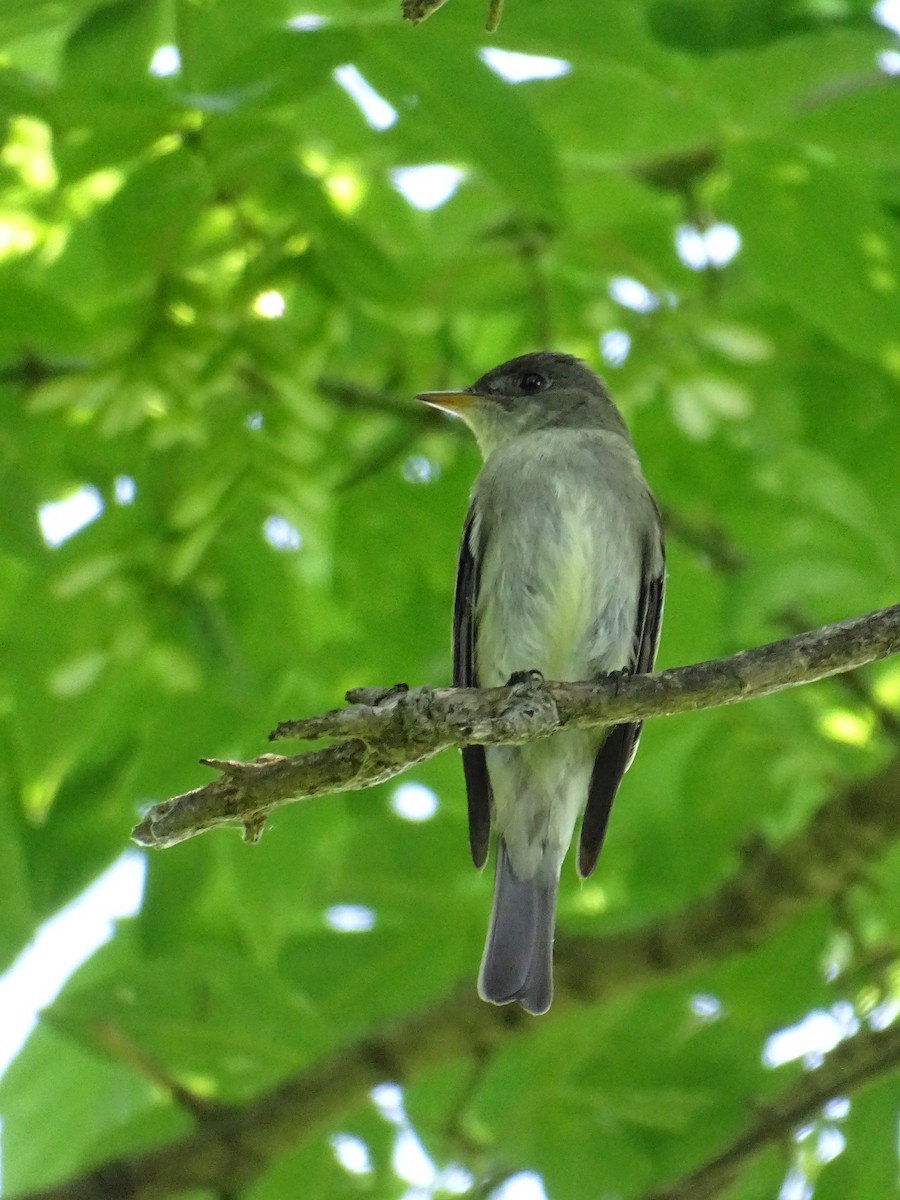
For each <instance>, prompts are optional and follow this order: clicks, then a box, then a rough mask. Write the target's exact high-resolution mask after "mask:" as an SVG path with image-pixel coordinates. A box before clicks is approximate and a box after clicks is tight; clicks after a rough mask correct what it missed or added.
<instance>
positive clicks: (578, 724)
mask: <svg viewBox="0 0 900 1200" xmlns="http://www.w3.org/2000/svg"><path fill="white" fill-rule="evenodd" d="M898 651H900V604H895V605H893V606H892V607H890V608H883V609H879V610H878V611H876V612H872V613H868V614H867V615H866V616H862V617H853V618H850V619H849V620H846V621H839V622H837V623H836V624H834V625H825V626H822V627H821V628H819V629H814V630H811V631H810V632H808V633H802V634H798V635H797V636H795V637H791V638H786V639H785V640H783V641H780V642H771V643H769V644H768V645H765V646H759V647H757V648H756V649H754V650H744V651H742V652H741V653H739V654H734V655H731V656H730V657H728V658H720V659H715V660H712V661H710V662H705V663H698V664H696V665H694V666H687V667H676V668H674V669H671V670H668V671H659V672H656V673H654V674H651V675H633V676H630V677H628V678H613V679H604V680H601V681H599V682H597V681H588V682H585V683H549V682H543V681H541V680H540V679H539V678H538V679H536V680H534V681H531V682H529V683H527V684H524V685H523V684H519V685H516V686H513V687H502V688H480V689H479V688H417V689H415V690H414V691H408V690H406V689H405V687H403V686H400V685H398V686H397V687H396V688H392V689H385V690H381V691H374V690H369V691H366V692H362V693H349V694H348V699H359V698H361V699H363V700H365V701H366V702H365V703H351V704H350V705H349V706H348V707H347V708H341V709H334V710H332V711H331V712H328V713H325V714H324V715H323V716H318V717H309V718H307V719H305V720H299V721H286V722H284V723H282V724H281V725H279V727H278V729H276V730H275V732H274V733H273V734H272V735H271V736H272V737H273V738H282V737H296V738H305V739H314V738H322V737H332V738H338V739H340V740H339V741H337V742H336V743H335V744H334V745H331V746H328V747H326V748H325V749H321V750H311V751H307V752H306V753H304V754H297V755H291V756H284V755H275V754H265V755H262V756H260V757H259V758H255V759H252V760H251V761H249V762H232V761H229V760H220V759H201V762H203V763H205V764H206V765H208V766H211V767H215V768H216V769H218V770H219V771H220V772H221V774H220V776H219V778H218V779H215V780H213V781H212V783H208V784H205V785H204V786H203V787H199V788H195V789H194V790H193V791H190V792H186V793H184V794H183V795H180V796H175V797H174V798H173V799H171V800H167V801H165V802H164V803H161V804H156V805H154V806H153V808H151V809H150V811H149V812H148V814H147V815H146V817H145V818H144V819H143V820H142V821H141V822H140V824H139V825H137V826H136V827H135V829H134V830H133V832H132V836H133V837H134V839H135V841H137V842H139V843H140V844H141V845H143V846H153V847H158V848H160V847H165V846H172V845H174V844H175V843H177V842H181V841H184V840H185V839H186V838H189V837H193V836H195V835H196V834H198V833H203V832H204V831H205V830H207V829H212V828H214V827H215V826H217V825H222V824H226V823H231V822H241V823H242V824H244V826H245V828H249V829H252V830H253V833H254V836H258V833H259V832H260V831H261V825H262V822H263V819H264V816H265V814H266V813H267V812H268V811H269V810H271V809H272V808H275V807H277V806H278V805H281V804H285V803H288V802H289V801H292V800H299V799H304V798H307V797H311V796H319V795H322V794H326V793H331V792H340V791H350V790H356V789H359V788H364V787H369V786H371V785H372V784H375V783H381V782H383V781H384V780H386V779H390V778H391V777H392V776H394V775H397V774H399V773H400V772H401V771H404V770H406V768H407V767H410V766H412V765H413V764H415V763H418V762H422V761H423V760H424V759H427V758H431V757H432V756H433V755H435V754H437V753H438V752H439V751H441V750H445V749H446V748H447V747H449V746H465V745H471V744H479V745H495V744H498V743H506V744H514V743H521V742H526V741H530V740H531V739H533V738H538V737H549V736H550V735H552V734H553V733H556V732H558V731H559V730H561V729H572V728H578V729H587V728H596V727H598V726H601V725H607V724H618V723H620V722H622V721H634V720H645V719H647V718H649V717H657V716H669V715H672V714H674V713H681V712H694V711H697V710H699V709H702V708H715V707H718V706H720V705H724V704H734V703H736V702H737V701H739V700H750V699H752V698H754V697H756V696H766V695H769V694H770V693H772V692H777V691H780V690H782V689H784V688H788V687H793V686H795V685H797V684H803V683H813V682H815V681H816V680H819V679H824V678H826V677H828V676H830V675H836V674H840V673H841V672H845V671H850V670H852V669H854V668H855V667H860V666H863V665H865V664H866V663H870V662H874V661H876V660H877V659H881V658H887V657H888V656H889V655H892V654H896V653H897V652H898Z"/></svg>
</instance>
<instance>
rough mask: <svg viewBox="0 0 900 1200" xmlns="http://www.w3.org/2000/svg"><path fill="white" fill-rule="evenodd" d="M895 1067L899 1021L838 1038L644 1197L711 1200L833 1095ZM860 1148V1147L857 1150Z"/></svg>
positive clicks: (898, 1053)
mask: <svg viewBox="0 0 900 1200" xmlns="http://www.w3.org/2000/svg"><path fill="white" fill-rule="evenodd" d="M898 1066H900V1025H891V1026H889V1027H888V1028H887V1029H882V1030H878V1031H877V1032H874V1033H873V1032H869V1031H866V1032H865V1033H860V1034H857V1035H856V1036H855V1037H852V1038H848V1039H847V1040H846V1041H843V1042H841V1043H840V1044H839V1045H838V1046H837V1047H836V1048H835V1049H834V1050H832V1051H831V1053H830V1054H829V1055H828V1056H827V1058H826V1059H825V1062H824V1063H823V1064H822V1065H821V1066H820V1067H818V1068H817V1069H816V1070H815V1071H809V1072H807V1073H806V1074H804V1075H802V1076H801V1077H800V1078H799V1079H798V1080H796V1082H795V1083H793V1084H792V1085H791V1086H790V1087H788V1088H786V1089H785V1090H784V1091H783V1092H782V1093H781V1095H780V1096H778V1097H777V1098H776V1099H774V1100H771V1101H769V1102H767V1103H766V1104H764V1105H763V1104H761V1105H759V1106H758V1107H757V1108H756V1111H755V1115H754V1117H753V1120H752V1121H750V1122H749V1124H748V1125H747V1128H746V1129H745V1130H744V1131H743V1133H740V1134H739V1135H738V1136H737V1137H736V1138H735V1139H734V1140H733V1141H732V1142H730V1143H729V1144H728V1145H727V1146H726V1147H725V1148H724V1149H723V1150H721V1151H720V1152H719V1153H718V1154H717V1155H716V1156H715V1157H714V1158H711V1159H710V1160H709V1162H706V1163H704V1164H703V1165H702V1166H701V1167H699V1168H698V1169H697V1170H696V1171H692V1172H690V1174H688V1175H685V1176H684V1177H683V1178H682V1179H679V1180H678V1181H677V1182H676V1183H672V1184H670V1185H669V1186H668V1187H663V1188H658V1189H655V1190H654V1191H652V1192H648V1193H647V1195H646V1196H645V1197H644V1200H713V1197H715V1196H718V1195H720V1194H721V1193H722V1192H723V1191H724V1189H725V1188H727V1187H728V1186H729V1185H730V1184H731V1183H732V1182H733V1181H734V1179H735V1178H736V1176H737V1175H738V1174H739V1173H740V1171H741V1170H742V1169H744V1168H746V1167H747V1166H748V1165H749V1164H750V1162H751V1161H752V1160H753V1159H754V1158H756V1157H757V1156H758V1155H760V1154H761V1153H762V1152H763V1151H764V1150H766V1149H768V1147H770V1146H773V1145H780V1144H782V1143H783V1142H784V1140H785V1139H786V1138H787V1137H788V1136H789V1135H790V1134H791V1132H792V1130H794V1129H796V1128H797V1126H798V1125H801V1124H802V1123H803V1122H804V1121H808V1120H809V1119H810V1118H811V1117H814V1116H816V1115H817V1113H818V1112H819V1110H820V1109H821V1108H822V1106H823V1105H825V1104H827V1102H828V1101H829V1100H831V1099H833V1097H835V1096H845V1095H847V1094H848V1093H850V1092H858V1091H860V1090H861V1089H862V1088H863V1087H865V1086H867V1085H868V1084H871V1083H875V1082H876V1081H877V1080H879V1079H881V1078H883V1077H884V1076H886V1075H888V1074H890V1073H891V1072H892V1071H894V1070H896V1068H897V1067H898ZM859 1149H860V1151H862V1147H860V1148H859Z"/></svg>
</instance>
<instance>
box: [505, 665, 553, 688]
mask: <svg viewBox="0 0 900 1200" xmlns="http://www.w3.org/2000/svg"><path fill="white" fill-rule="evenodd" d="M543 682H544V676H543V675H542V674H541V672H540V671H537V670H534V669H532V670H530V671H513V673H512V675H510V677H509V679H507V681H506V686H507V687H525V688H532V687H537V686H538V684H539V683H543Z"/></svg>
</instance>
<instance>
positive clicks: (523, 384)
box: [519, 371, 547, 396]
mask: <svg viewBox="0 0 900 1200" xmlns="http://www.w3.org/2000/svg"><path fill="white" fill-rule="evenodd" d="M546 386H547V380H546V379H545V378H544V377H543V375H538V374H537V373H536V372H534V371H529V372H528V374H527V375H523V376H522V378H521V379H520V380H519V387H520V388H521V389H522V391H523V392H527V393H528V394H529V395H530V396H533V395H534V394H535V392H542V391H543V390H544V388H545V387H546Z"/></svg>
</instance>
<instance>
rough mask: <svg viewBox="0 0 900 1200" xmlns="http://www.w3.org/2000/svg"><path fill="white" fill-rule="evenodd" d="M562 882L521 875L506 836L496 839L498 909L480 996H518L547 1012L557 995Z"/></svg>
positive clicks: (501, 999) (502, 1000)
mask: <svg viewBox="0 0 900 1200" xmlns="http://www.w3.org/2000/svg"><path fill="white" fill-rule="evenodd" d="M557 887H558V880H556V879H554V880H553V882H552V883H550V884H542V883H538V882H537V881H536V880H533V879H518V878H517V877H516V875H515V873H514V872H513V868H512V864H511V863H510V861H509V854H508V852H507V849H506V844H505V842H504V841H503V838H500V839H499V841H498V843H497V871H496V875H495V877H494V907H493V911H492V912H491V923H490V926H489V928H488V935H487V943H486V945H485V947H484V957H483V958H482V960H481V970H480V971H479V973H478V994H479V996H481V998H482V1000H488V1001H490V1003H491V1004H508V1003H509V1002H510V1001H512V1000H518V1002H519V1003H520V1004H521V1005H522V1007H523V1008H524V1009H525V1010H526V1011H527V1012H530V1013H535V1014H537V1013H544V1012H546V1011H547V1009H548V1008H549V1007H550V1001H551V1000H552V999H553V926H554V921H555V917H556V889H557Z"/></svg>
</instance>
